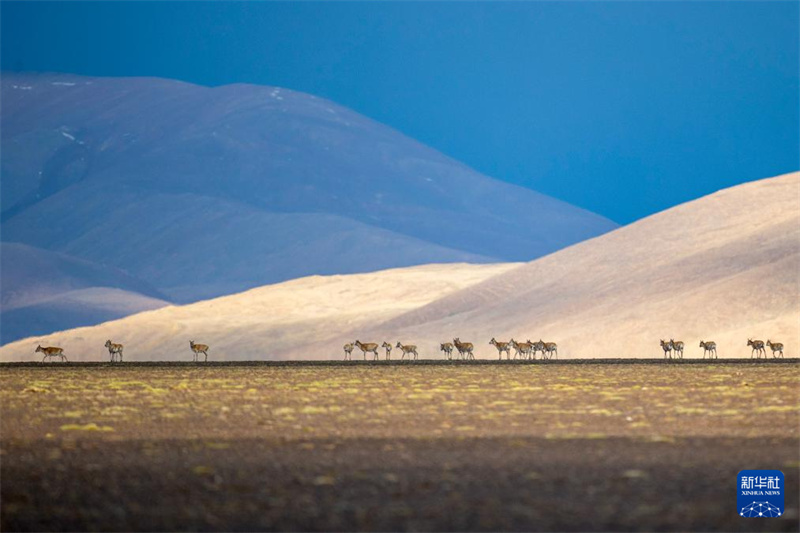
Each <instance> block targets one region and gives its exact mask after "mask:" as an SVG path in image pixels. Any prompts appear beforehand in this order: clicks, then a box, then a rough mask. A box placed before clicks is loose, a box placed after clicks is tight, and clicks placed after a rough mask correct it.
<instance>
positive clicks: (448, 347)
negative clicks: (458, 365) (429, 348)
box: [439, 342, 453, 360]
mask: <svg viewBox="0 0 800 533" xmlns="http://www.w3.org/2000/svg"><path fill="white" fill-rule="evenodd" d="M439 349H440V350H441V351H443V352H444V355H445V356H446V357H447V359H448V360H451V359H453V343H452V342H443V343H441V344H440V345H439Z"/></svg>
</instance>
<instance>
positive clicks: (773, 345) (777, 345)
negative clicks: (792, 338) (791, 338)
mask: <svg viewBox="0 0 800 533" xmlns="http://www.w3.org/2000/svg"><path fill="white" fill-rule="evenodd" d="M767 346H769V349H770V350H772V357H777V356H776V355H775V352H778V353H779V354H780V356H781V357H783V343H782V342H770V340H769V339H767ZM764 356H765V357H766V354H765V355H764Z"/></svg>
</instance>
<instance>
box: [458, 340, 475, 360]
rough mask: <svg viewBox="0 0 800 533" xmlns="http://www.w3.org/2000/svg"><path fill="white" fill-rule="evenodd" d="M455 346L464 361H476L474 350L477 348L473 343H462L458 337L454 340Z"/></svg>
mask: <svg viewBox="0 0 800 533" xmlns="http://www.w3.org/2000/svg"><path fill="white" fill-rule="evenodd" d="M453 346H455V347H456V350H458V355H460V356H461V358H462V359H464V358H467V359H475V354H473V353H472V350H474V349H475V347H474V346H473V345H472V343H471V342H461V339H459V338H458V337H456V338H455V339H453Z"/></svg>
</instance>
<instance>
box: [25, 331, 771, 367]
mask: <svg viewBox="0 0 800 533" xmlns="http://www.w3.org/2000/svg"><path fill="white" fill-rule="evenodd" d="M489 344H490V345H491V346H494V347H495V349H497V357H498V359H500V360H502V359H503V353H505V354H506V360H510V359H511V350H512V349H513V350H514V359H522V360H535V359H536V354H537V353H541V359H543V360H544V359H552V358H553V357H554V356H555V358H556V359H558V345H557V344H556V343H555V342H545V341H543V340H542V339H539V340H538V341H536V342H533V341H531V340H530V339H528V340H526V341H525V342H520V341H517V340H514V339H513V338H512V339H511V340H509V341H508V342H505V341H498V340H497V339H495V338H494V337H492V340H490V341H489ZM660 345H661V349H662V350H663V351H664V359H667V358H669V359H672V358H677V359H683V349H684V346H685V345H684V343H683V341H676V340H675V339H670V340H668V341H665V340H664V339H661V341H660ZM699 346H700V348H702V349H703V359H705V358H706V356H708V358H709V359H717V343H716V342H714V341H700V345H699ZM747 346H748V347H749V348H751V351H750V358H751V359H752V358H754V357H755V358H758V359H760V358H761V357H762V356H763V357H764V358H766V357H767V350H766V348H765V346H766V347H769V349H770V350H772V357H773V358H775V359H777V358H783V343H781V342H772V341H771V340H769V339H767V342H764V341H761V340H757V339H755V340H754V339H747ZM105 347H106V349H107V350H108V354H109V356H110V357H111V362H112V363H114V362H117V361H119V362H120V363H121V362H122V350H123V348H124V346H123V345H122V344H119V343H115V342H111V339H109V340H107V341H106V343H105ZM189 348H191V350H192V354H193V359H192V360H193V361H194V362H199V355H200V354H203V356H204V359H203V362H207V361H208V350H209V348H208V345H207V344H198V343H195V342H194V341H189ZM355 348H358V349H360V350H361V353H362V354H363V356H364V360H365V361H366V360H367V354H372V360H373V361H378V360H379V359H380V358H379V356H378V349H379V348H383V349H384V350H386V360H387V361H389V360H390V359H391V354H392V348H399V349H400V360H405V358H406V356H408V359H409V360H414V361H416V360H417V359H418V358H419V352H418V349H417V346H416V345H415V344H403V343H402V342H400V341H398V342H397V344H395V345H394V346H392V344H391V343H389V342H386V341H384V342H383V344H381V345H380V346H379V345H378V344H377V343H374V342H361V341H360V340H356V341H355V342H348V343H347V344H345V345H344V359H345V361H348V360H352V359H353V350H354V349H355ZM439 350H440V351H441V352H443V353H444V356H445V359H447V360H448V361H452V360H456V358H458V359H460V360H462V361H468V360H474V359H475V353H474V350H475V345H474V344H472V343H471V342H462V341H461V339H460V338H458V337H456V338H454V339H453V342H443V343H441V344H439ZM454 352H455V353H457V354H458V355H457V356H456V355H454ZM36 353H43V354H44V357H42V363H44V362H45V361H46V360H47V359H48V358H53V357H58V358H59V360H60V361H62V362H65V363H66V362H69V361H68V359H67V356H66V355H64V349H63V348H59V347H57V346H46V347H43V346H41V345H39V346H37V347H36ZM412 356H413V358H412Z"/></svg>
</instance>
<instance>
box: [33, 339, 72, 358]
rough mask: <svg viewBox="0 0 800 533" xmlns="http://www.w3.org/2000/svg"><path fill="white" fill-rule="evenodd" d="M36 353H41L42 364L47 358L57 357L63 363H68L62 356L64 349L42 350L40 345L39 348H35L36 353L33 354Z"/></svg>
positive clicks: (46, 347) (64, 356) (47, 348)
mask: <svg viewBox="0 0 800 533" xmlns="http://www.w3.org/2000/svg"><path fill="white" fill-rule="evenodd" d="M38 352H42V353H43V354H44V357H42V363H44V360H45V359H47V358H48V357H59V358H60V359H61V361H63V362H65V363H68V362H69V361H68V360H67V356H66V355H64V348H59V347H57V346H45V347H44V348H42V345H41V344H40V345H39V346H37V347H36V352H34V353H38Z"/></svg>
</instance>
